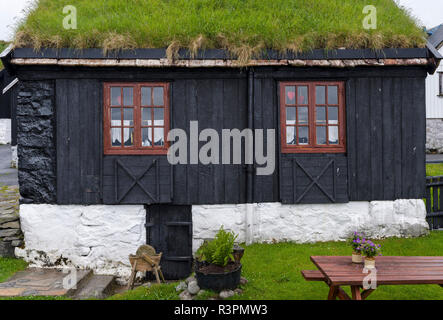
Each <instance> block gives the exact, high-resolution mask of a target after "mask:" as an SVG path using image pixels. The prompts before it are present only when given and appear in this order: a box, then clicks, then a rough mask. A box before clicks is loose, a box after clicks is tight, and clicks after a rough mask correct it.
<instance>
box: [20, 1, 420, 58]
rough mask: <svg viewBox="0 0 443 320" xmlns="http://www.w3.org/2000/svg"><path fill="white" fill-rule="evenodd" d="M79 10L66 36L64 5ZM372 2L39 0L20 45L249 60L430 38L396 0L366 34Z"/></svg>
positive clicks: (404, 44) (380, 10)
mask: <svg viewBox="0 0 443 320" xmlns="http://www.w3.org/2000/svg"><path fill="white" fill-rule="evenodd" d="M67 3H68V4H70V5H73V6H75V7H76V9H77V29H76V30H65V29H64V28H63V25H62V21H63V18H64V17H65V16H66V15H64V14H63V7H64V6H65V5H66V4H67ZM368 4H369V3H368V1H366V0H315V1H312V0H272V1H261V0H125V1H121V0H94V1H91V0H71V1H69V2H66V1H65V0H37V1H36V3H35V5H34V6H33V7H31V8H29V9H28V15H27V18H26V19H25V20H24V21H22V22H21V23H20V24H19V25H18V26H17V29H16V35H15V45H16V46H17V47H34V48H41V47H55V48H61V47H70V48H79V49H83V48H103V49H104V50H105V51H108V50H115V49H132V48H169V50H168V56H169V57H173V56H174V53H176V52H177V49H179V48H189V49H190V50H191V52H194V53H195V52H196V50H198V49H205V48H221V49H227V50H229V51H230V52H231V53H232V54H234V55H235V56H237V57H239V58H240V57H242V56H243V57H250V56H251V55H253V54H254V53H255V52H257V51H259V50H261V49H262V48H267V49H275V50H279V51H286V50H290V51H294V52H300V51H308V50H312V49H336V48H343V47H344V48H374V49H381V48H410V47H423V46H424V45H425V40H424V39H425V38H424V37H425V33H424V31H423V30H422V29H421V28H419V27H418V26H417V24H416V22H415V20H414V19H413V18H412V17H411V16H410V14H409V13H408V12H407V11H406V10H405V9H403V8H399V7H398V6H397V5H396V4H395V2H394V1H393V0H372V1H371V3H370V4H372V5H374V6H375V7H376V8H377V29H376V30H369V31H368V30H365V29H363V24H362V21H363V19H364V17H365V14H363V13H362V10H363V8H364V7H365V6H366V5H368Z"/></svg>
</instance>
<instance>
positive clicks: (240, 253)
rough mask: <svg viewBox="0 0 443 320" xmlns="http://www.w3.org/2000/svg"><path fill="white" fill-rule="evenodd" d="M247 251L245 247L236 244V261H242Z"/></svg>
mask: <svg viewBox="0 0 443 320" xmlns="http://www.w3.org/2000/svg"><path fill="white" fill-rule="evenodd" d="M244 253H245V249H244V248H242V247H240V246H238V245H235V246H234V254H233V255H234V261H235V262H237V263H240V260H241V258H242V257H243V254H244Z"/></svg>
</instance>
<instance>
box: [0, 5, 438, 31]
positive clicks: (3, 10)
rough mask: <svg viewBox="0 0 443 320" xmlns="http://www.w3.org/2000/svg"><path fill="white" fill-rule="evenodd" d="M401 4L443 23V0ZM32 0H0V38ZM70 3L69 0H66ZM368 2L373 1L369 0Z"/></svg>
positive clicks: (431, 22)
mask: <svg viewBox="0 0 443 320" xmlns="http://www.w3.org/2000/svg"><path fill="white" fill-rule="evenodd" d="M398 1H399V2H400V4H401V5H403V6H405V7H407V8H410V9H411V11H412V13H413V15H415V16H416V17H417V18H418V19H419V20H420V21H421V22H422V24H423V25H425V26H426V27H428V28H431V27H435V26H436V25H439V24H441V23H443V0H398ZM30 2H32V0H0V39H1V40H10V39H11V38H12V34H13V26H14V25H15V24H16V22H17V20H18V19H19V18H21V17H23V9H24V8H26V7H27V6H28V5H29V3H30ZM66 4H69V0H67V1H66ZM368 4H371V1H370V0H368Z"/></svg>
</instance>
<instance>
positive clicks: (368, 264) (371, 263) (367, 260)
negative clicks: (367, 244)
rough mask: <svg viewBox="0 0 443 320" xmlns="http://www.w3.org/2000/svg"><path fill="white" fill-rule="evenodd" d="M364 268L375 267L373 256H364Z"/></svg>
mask: <svg viewBox="0 0 443 320" xmlns="http://www.w3.org/2000/svg"><path fill="white" fill-rule="evenodd" d="M365 268H366V269H374V268H375V258H367V257H366V258H365Z"/></svg>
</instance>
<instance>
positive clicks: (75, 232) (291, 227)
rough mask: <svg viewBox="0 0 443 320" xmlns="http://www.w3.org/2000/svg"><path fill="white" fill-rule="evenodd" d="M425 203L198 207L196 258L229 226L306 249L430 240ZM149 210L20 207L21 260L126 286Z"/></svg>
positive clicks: (247, 238)
mask: <svg viewBox="0 0 443 320" xmlns="http://www.w3.org/2000/svg"><path fill="white" fill-rule="evenodd" d="M425 217H426V210H425V206H424V203H423V201H422V200H396V201H373V202H350V203H346V204H315V205H283V204H281V203H258V204H257V203H254V204H238V205H195V206H193V207H192V219H193V250H194V252H195V251H196V250H197V249H198V247H199V246H200V245H201V243H202V242H203V241H204V240H205V239H212V238H213V237H214V235H215V234H216V233H217V231H218V230H219V228H220V226H221V225H223V226H224V227H225V229H227V230H232V231H234V232H235V233H238V234H239V238H238V241H239V242H246V243H252V242H274V241H293V242H297V243H308V242H317V241H338V240H344V239H346V238H347V237H348V236H349V235H350V233H352V232H353V231H355V230H359V231H363V232H365V233H366V234H367V235H368V236H369V237H371V238H374V239H377V238H384V237H393V236H396V237H411V236H420V235H423V234H426V233H427V232H428V228H429V227H428V224H427V222H426V219H425ZM145 220H146V212H145V209H144V207H143V206H141V205H140V206H138V205H133V206H106V205H94V206H74V205H69V206H62V205H48V204H35V205H34V204H23V205H20V222H21V227H22V231H23V233H24V241H25V248H24V249H20V248H16V251H15V254H16V255H17V256H19V257H23V258H24V259H25V260H26V261H28V262H30V263H31V266H39V267H63V266H75V267H78V268H89V269H94V271H95V272H96V273H98V274H113V275H116V276H118V277H120V278H123V279H124V278H127V277H129V274H130V263H129V260H128V255H129V254H131V253H132V254H133V253H135V252H136V250H137V248H138V247H139V246H140V245H142V244H144V243H145V241H146V229H145Z"/></svg>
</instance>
